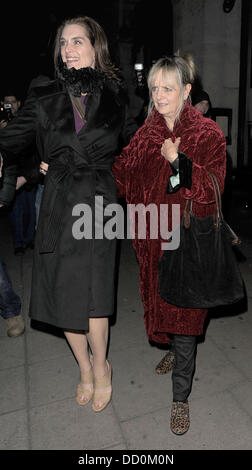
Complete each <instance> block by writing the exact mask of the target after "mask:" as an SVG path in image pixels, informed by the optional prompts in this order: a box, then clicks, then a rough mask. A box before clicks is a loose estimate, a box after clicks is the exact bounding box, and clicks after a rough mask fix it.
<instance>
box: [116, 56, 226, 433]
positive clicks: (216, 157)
mask: <svg viewBox="0 0 252 470" xmlns="http://www.w3.org/2000/svg"><path fill="white" fill-rule="evenodd" d="M194 70H195V67H194V64H193V62H192V61H186V60H184V59H183V58H182V57H180V56H172V57H165V58H162V59H160V60H158V61H157V62H156V63H155V64H154V65H153V66H152V68H151V70H150V72H149V75H148V86H149V92H150V103H149V115H148V118H147V119H146V121H145V123H144V124H143V126H142V127H141V128H140V129H139V130H138V131H137V132H136V134H135V136H134V137H133V138H132V139H131V141H130V144H129V145H128V146H127V147H126V148H125V149H124V150H123V151H122V153H121V155H120V156H119V157H118V158H117V159H116V161H115V163H114V165H113V173H114V175H115V177H116V180H117V184H118V191H119V194H120V196H123V195H124V196H125V197H126V201H127V202H128V203H130V204H139V203H142V204H144V206H145V207H146V206H148V204H155V205H156V206H157V208H158V214H160V204H167V205H168V210H169V212H168V214H170V216H171V213H172V205H173V204H179V205H180V211H181V217H182V215H183V211H184V207H185V202H186V199H189V200H190V199H191V200H193V201H194V206H193V207H194V214H195V216H196V217H207V216H208V215H210V214H212V213H213V211H214V206H215V205H214V204H213V202H214V201H215V197H214V191H213V187H212V184H211V180H210V178H209V176H208V172H207V170H211V171H212V172H214V173H215V174H216V176H217V178H218V181H219V183H220V187H221V189H222V190H223V186H224V178H225V147H226V146H225V138H224V136H223V134H222V132H221V130H220V129H219V127H218V126H217V125H216V123H215V122H213V121H212V120H210V119H205V118H204V117H203V115H202V114H201V113H199V112H198V111H196V110H195V109H194V107H193V106H192V105H191V103H190V91H191V86H192V83H193V78H194ZM170 224H171V220H170V221H169V225H170ZM146 231H147V236H146V239H140V240H138V239H137V238H135V239H134V240H133V246H134V248H135V250H136V254H137V258H138V261H139V270H140V292H141V296H142V301H143V307H144V321H145V326H146V331H147V335H148V338H149V340H150V341H152V342H156V343H161V344H164V343H167V342H169V341H170V339H171V337H172V338H173V351H172V352H170V358H171V363H172V364H171V368H173V374H172V383H173V403H172V411H171V430H172V431H173V432H174V433H175V434H184V433H185V432H186V431H187V430H188V429H189V425H190V418H189V404H188V396H189V394H190V390H191V384H192V378H193V372H194V367H195V351H196V336H197V335H201V334H202V332H203V325H204V320H205V317H206V314H207V310H205V309H204V310H203V309H189V308H179V307H176V306H175V305H169V304H168V303H167V302H165V301H164V300H163V299H162V298H161V297H160V296H159V293H158V263H159V259H160V257H161V256H162V250H161V242H162V239H161V238H160V237H159V238H158V239H151V238H150V222H149V221H148V220H147V229H146ZM169 231H171V226H169ZM202 274H203V273H202Z"/></svg>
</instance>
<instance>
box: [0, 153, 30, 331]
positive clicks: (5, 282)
mask: <svg viewBox="0 0 252 470" xmlns="http://www.w3.org/2000/svg"><path fill="white" fill-rule="evenodd" d="M2 165H3V162H2V158H1V157H0V208H1V207H4V206H7V205H8V204H10V202H11V201H12V199H13V197H14V194H15V188H16V179H17V178H16V165H11V166H8V167H7V168H4V169H2ZM0 210H1V209H0ZM20 312H21V300H20V297H19V296H18V295H17V294H16V292H15V291H14V289H13V286H12V283H11V280H10V278H9V276H8V273H7V269H6V266H5V263H4V261H3V260H2V258H1V257H0V315H1V316H2V317H3V319H4V320H5V321H6V325H7V328H8V329H7V335H8V336H10V337H16V336H20V335H21V334H22V333H23V332H24V330H25V326H24V320H23V318H22V316H21V313H20Z"/></svg>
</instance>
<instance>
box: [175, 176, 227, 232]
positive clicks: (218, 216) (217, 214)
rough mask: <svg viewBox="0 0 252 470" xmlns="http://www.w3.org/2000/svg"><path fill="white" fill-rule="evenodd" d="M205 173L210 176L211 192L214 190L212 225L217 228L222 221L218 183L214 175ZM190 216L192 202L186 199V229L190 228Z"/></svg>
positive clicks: (191, 213)
mask: <svg viewBox="0 0 252 470" xmlns="http://www.w3.org/2000/svg"><path fill="white" fill-rule="evenodd" d="M207 172H208V174H209V176H210V179H211V182H212V185H213V190H214V197H215V203H216V206H215V211H214V214H213V219H214V225H215V226H216V227H217V226H219V223H220V221H221V219H223V215H222V206H221V193H220V186H219V182H218V179H217V177H216V175H215V174H214V173H212V172H210V171H208V170H207ZM191 215H193V200H189V199H187V200H186V204H185V209H184V226H185V227H186V228H189V227H190V217H191Z"/></svg>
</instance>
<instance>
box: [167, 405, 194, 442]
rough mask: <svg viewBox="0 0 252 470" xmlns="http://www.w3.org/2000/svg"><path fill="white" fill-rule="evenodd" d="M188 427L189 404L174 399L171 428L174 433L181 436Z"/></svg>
mask: <svg viewBox="0 0 252 470" xmlns="http://www.w3.org/2000/svg"><path fill="white" fill-rule="evenodd" d="M189 427H190V416H189V405H188V403H183V402H182V401H176V402H173V404H172V411H171V430H172V432H173V433H174V434H177V435H179V436H181V435H182V434H185V433H186V432H187V431H188V429H189Z"/></svg>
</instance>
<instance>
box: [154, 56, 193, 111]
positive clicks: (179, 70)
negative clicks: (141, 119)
mask: <svg viewBox="0 0 252 470" xmlns="http://www.w3.org/2000/svg"><path fill="white" fill-rule="evenodd" d="M160 71H162V73H165V74H166V73H168V74H169V73H171V72H173V73H175V75H176V79H177V82H178V85H179V88H180V104H179V107H178V110H177V116H176V120H178V119H179V116H180V113H181V110H182V108H183V105H184V97H183V96H184V93H183V92H184V88H185V86H186V85H187V84H188V83H190V84H193V82H194V79H195V76H196V67H195V63H194V60H193V57H192V55H191V54H187V55H185V56H183V57H181V56H179V55H177V54H174V55H173V56H169V57H162V58H161V59H159V60H157V62H155V64H154V65H153V66H152V67H151V69H150V71H149V74H148V88H149V97H150V99H149V107H148V116H149V115H150V114H151V113H152V111H153V108H154V102H153V99H152V87H153V83H154V80H155V77H156V75H157V74H158V73H159V72H160ZM188 100H189V101H190V100H191V98H190V94H189V96H188Z"/></svg>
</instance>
